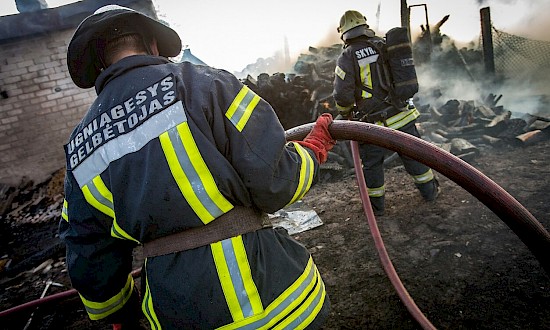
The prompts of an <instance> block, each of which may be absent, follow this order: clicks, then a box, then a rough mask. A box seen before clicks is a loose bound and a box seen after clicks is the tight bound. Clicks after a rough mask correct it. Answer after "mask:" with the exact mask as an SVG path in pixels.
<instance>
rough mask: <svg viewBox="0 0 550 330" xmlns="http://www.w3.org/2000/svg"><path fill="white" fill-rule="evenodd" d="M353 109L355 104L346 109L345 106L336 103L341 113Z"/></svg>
mask: <svg viewBox="0 0 550 330" xmlns="http://www.w3.org/2000/svg"><path fill="white" fill-rule="evenodd" d="M351 108H353V104H352V105H349V106H347V107H344V106H341V105H339V104H338V103H336V109H338V110H339V111H347V110H349V109H351Z"/></svg>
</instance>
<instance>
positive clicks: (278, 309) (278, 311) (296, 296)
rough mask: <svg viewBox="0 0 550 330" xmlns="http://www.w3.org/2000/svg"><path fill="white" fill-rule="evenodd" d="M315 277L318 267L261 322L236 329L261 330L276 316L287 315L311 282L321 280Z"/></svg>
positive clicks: (313, 268) (312, 269)
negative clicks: (260, 329) (288, 309)
mask: <svg viewBox="0 0 550 330" xmlns="http://www.w3.org/2000/svg"><path fill="white" fill-rule="evenodd" d="M315 275H316V267H312V268H311V269H310V272H309V274H307V278H306V279H305V280H304V281H303V282H302V283H300V285H299V286H298V287H296V288H295V289H293V292H292V293H291V294H290V295H288V296H287V297H285V299H284V300H283V301H281V302H280V303H279V305H277V306H276V307H275V308H273V309H271V310H269V312H268V313H267V314H266V315H265V316H264V317H263V318H261V319H260V320H258V321H256V322H253V323H250V324H247V325H245V326H242V327H236V329H248V330H255V329H259V328H262V327H265V326H266V324H267V323H268V322H270V321H271V320H272V319H273V318H274V317H275V316H277V315H283V312H284V313H285V314H287V313H288V311H287V312H285V309H287V308H288V307H289V306H290V305H291V304H292V303H293V302H294V301H296V300H297V299H299V298H300V295H302V294H303V293H304V291H306V289H307V287H308V286H309V285H311V282H313V281H316V280H321V279H320V278H315V277H314V276H315ZM266 311H267V309H266ZM285 317H286V316H285Z"/></svg>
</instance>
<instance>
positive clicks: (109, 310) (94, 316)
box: [80, 274, 134, 320]
mask: <svg viewBox="0 0 550 330" xmlns="http://www.w3.org/2000/svg"><path fill="white" fill-rule="evenodd" d="M133 291H134V279H133V278H132V275H131V274H130V275H128V280H126V284H125V285H124V288H122V290H120V292H119V293H117V294H116V295H114V296H113V297H111V298H109V300H107V301H104V302H94V301H90V300H87V299H85V298H84V297H82V295H80V299H81V300H82V302H83V303H84V307H85V308H86V312H87V313H88V316H89V317H90V319H91V320H101V319H103V318H106V317H107V316H109V315H111V314H113V313H114V312H116V311H118V310H120V309H121V308H122V307H124V304H126V302H127V301H128V299H130V297H131V296H132V292H133Z"/></svg>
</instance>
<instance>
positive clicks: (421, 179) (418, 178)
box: [413, 169, 434, 183]
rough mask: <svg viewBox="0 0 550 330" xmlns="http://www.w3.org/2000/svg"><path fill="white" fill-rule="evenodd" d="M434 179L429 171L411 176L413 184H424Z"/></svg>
mask: <svg viewBox="0 0 550 330" xmlns="http://www.w3.org/2000/svg"><path fill="white" fill-rule="evenodd" d="M433 178H434V173H433V172H432V170H431V169H429V170H428V171H427V172H426V173H424V174H420V175H415V176H413V180H414V183H426V182H429V181H431V180H433Z"/></svg>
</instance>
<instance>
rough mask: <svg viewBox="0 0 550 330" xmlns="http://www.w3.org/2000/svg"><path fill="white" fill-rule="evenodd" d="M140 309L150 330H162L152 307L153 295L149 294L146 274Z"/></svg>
mask: <svg viewBox="0 0 550 330" xmlns="http://www.w3.org/2000/svg"><path fill="white" fill-rule="evenodd" d="M145 269H147V259H145ZM141 310H142V311H143V314H145V316H146V317H147V319H148V320H149V324H150V325H151V329H152V330H162V326H161V325H160V322H159V320H158V318H157V314H156V313H155V309H154V308H153V297H152V296H151V289H150V288H149V279H148V278H147V276H146V277H145V294H144V295H143V301H142V302H141Z"/></svg>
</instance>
